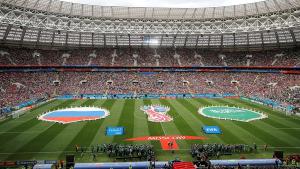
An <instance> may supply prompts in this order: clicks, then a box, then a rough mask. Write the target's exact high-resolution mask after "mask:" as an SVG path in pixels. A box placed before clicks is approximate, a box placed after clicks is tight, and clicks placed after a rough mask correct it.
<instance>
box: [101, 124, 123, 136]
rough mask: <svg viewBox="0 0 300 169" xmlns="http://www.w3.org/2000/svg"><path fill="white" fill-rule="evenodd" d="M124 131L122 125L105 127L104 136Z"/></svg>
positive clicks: (119, 133) (120, 133)
mask: <svg viewBox="0 0 300 169" xmlns="http://www.w3.org/2000/svg"><path fill="white" fill-rule="evenodd" d="M124 132H125V129H124V127H121V126H118V127H106V132H105V135H106V136H116V135H123V134H124Z"/></svg>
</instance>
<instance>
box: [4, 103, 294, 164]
mask: <svg viewBox="0 0 300 169" xmlns="http://www.w3.org/2000/svg"><path fill="white" fill-rule="evenodd" d="M151 104H162V105H165V106H168V107H170V111H169V112H168V114H169V115H171V116H172V117H173V118H174V120H173V121H171V122H168V123H153V122H148V121H147V116H146V115H145V114H144V113H143V112H142V111H141V110H140V107H141V106H143V105H151ZM89 105H91V106H99V107H103V108H106V109H107V110H109V111H110V113H111V114H110V116H108V117H107V118H105V119H101V120H96V121H85V122H77V123H71V124H66V125H63V124H57V123H52V122H43V121H40V120H37V116H38V115H39V114H40V113H43V112H46V111H49V110H54V109H58V108H64V107H71V106H89ZM213 105H217V106H220V105H228V106H234V107H241V108H246V109H252V110H255V111H258V112H262V113H265V114H266V115H268V118H266V119H262V120H255V121H251V122H239V121H231V120H218V119H213V118H207V117H204V116H202V115H200V114H199V113H198V109H199V108H200V107H205V106H213ZM204 125H216V126H219V127H220V128H221V129H222V132H223V134H221V135H205V134H204V133H203V132H202V130H201V127H202V126H204ZM107 126H124V127H125V128H126V129H125V130H126V134H125V135H123V136H115V137H107V136H105V134H104V133H105V128H106V127H107ZM299 132H300V118H298V117H290V116H285V115H284V114H283V113H280V112H276V111H273V110H272V109H270V108H268V107H265V106H262V105H259V104H254V103H250V102H246V101H242V100H239V99H177V100H53V101H50V102H48V103H45V104H43V105H41V106H39V107H36V108H34V109H32V110H30V111H29V112H27V113H26V114H25V115H23V116H21V117H20V118H18V119H9V120H5V121H2V122H0V161H3V160H30V159H37V160H39V159H47V160H51V159H65V155H66V154H73V153H75V152H74V150H75V148H74V145H76V144H77V145H80V146H90V145H95V144H101V143H124V144H132V142H125V141H124V139H126V138H133V137H139V136H161V135H192V136H206V137H208V140H200V141H199V140H196V141H195V140H194V141H186V140H181V141H177V143H178V145H179V147H180V150H179V151H176V152H175V154H171V152H166V151H163V150H161V147H160V143H159V142H158V141H151V142H136V143H134V144H139V143H140V144H142V143H151V144H153V145H154V146H155V151H156V154H157V159H158V160H169V159H172V158H175V157H179V158H181V159H183V160H191V156H190V152H189V148H190V145H191V144H194V143H200V144H201V143H224V144H249V145H253V143H256V144H257V145H259V150H258V152H256V153H250V154H243V156H246V157H249V158H255V157H260V158H270V157H271V156H272V152H273V151H274V150H275V149H276V150H283V151H284V152H285V153H300V134H299ZM265 144H268V145H269V148H268V151H267V152H265V151H264V150H263V145H265ZM239 156H240V154H239V155H232V156H223V157H222V158H239ZM76 160H77V161H84V162H87V161H92V157H91V155H88V154H86V155H84V156H83V157H80V155H77V156H76ZM97 160H98V161H112V160H114V159H109V158H108V157H107V156H106V155H101V154H99V156H98V157H97Z"/></svg>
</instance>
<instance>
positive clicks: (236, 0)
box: [64, 0, 263, 8]
mask: <svg viewBox="0 0 300 169" xmlns="http://www.w3.org/2000/svg"><path fill="white" fill-rule="evenodd" d="M64 1H67V2H73V3H80V4H88V5H100V6H127V7H164V8H203V7H218V6H230V5H239V4H246V3H253V2H258V1H263V0H184V1H183V0H150V1H149V0H64Z"/></svg>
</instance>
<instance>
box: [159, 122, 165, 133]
mask: <svg viewBox="0 0 300 169" xmlns="http://www.w3.org/2000/svg"><path fill="white" fill-rule="evenodd" d="M162 123H163V122H160V126H161V128H162V129H163V132H164V135H166V132H165V129H164V126H163V125H162Z"/></svg>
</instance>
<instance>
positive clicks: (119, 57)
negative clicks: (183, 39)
mask: <svg viewBox="0 0 300 169" xmlns="http://www.w3.org/2000/svg"><path fill="white" fill-rule="evenodd" d="M34 53H36V54H34ZM299 55H300V50H299V49H289V50H286V51H282V50H270V51H268V50H266V51H248V52H244V51H243V52H238V51H236V52H226V51H223V52H221V51H208V50H200V49H197V50H195V49H188V48H178V49H175V48H158V49H154V48H99V49H73V50H35V49H25V48H24V49H23V48H22V49H15V48H0V65H97V66H131V67H132V66H146V67H148V66H161V67H165V66H300V57H299Z"/></svg>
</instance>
